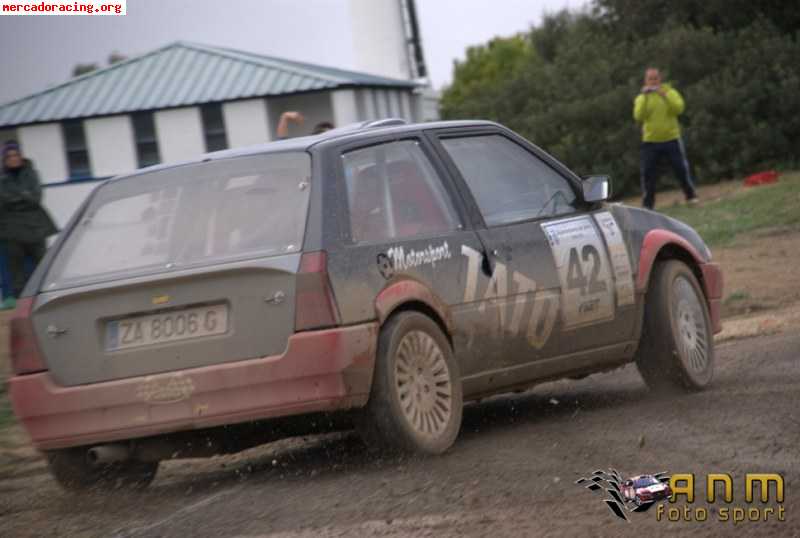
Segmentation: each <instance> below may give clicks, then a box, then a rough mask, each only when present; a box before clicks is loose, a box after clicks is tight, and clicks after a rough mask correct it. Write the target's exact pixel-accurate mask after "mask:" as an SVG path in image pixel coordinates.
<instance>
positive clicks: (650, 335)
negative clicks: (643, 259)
mask: <svg viewBox="0 0 800 538" xmlns="http://www.w3.org/2000/svg"><path fill="white" fill-rule="evenodd" d="M636 364H637V366H638V368H639V372H641V374H642V377H643V378H644V380H645V382H646V383H647V385H648V386H649V387H650V388H651V389H654V390H657V391H662V392H663V391H676V390H683V391H694V390H700V389H703V388H705V387H706V386H707V385H708V384H709V383H711V379H712V378H713V376H714V340H713V336H712V332H711V320H710V318H709V314H708V307H707V304H706V301H705V297H704V296H703V292H702V290H701V288H700V284H699V282H698V281H697V278H696V277H695V275H694V273H693V272H692V270H691V269H690V268H689V267H688V266H687V265H686V264H684V263H683V262H680V261H677V260H668V261H666V262H662V263H658V264H657V265H656V266H655V267H654V268H653V274H652V276H651V284H650V289H649V291H648V292H647V298H646V304H645V319H644V330H643V332H642V339H641V343H640V344H639V350H638V352H637V356H636Z"/></svg>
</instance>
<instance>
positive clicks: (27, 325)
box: [11, 297, 47, 374]
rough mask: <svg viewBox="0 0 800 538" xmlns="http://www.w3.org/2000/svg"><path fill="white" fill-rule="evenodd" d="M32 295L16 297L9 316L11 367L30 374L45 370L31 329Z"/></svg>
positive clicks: (16, 371)
mask: <svg viewBox="0 0 800 538" xmlns="http://www.w3.org/2000/svg"><path fill="white" fill-rule="evenodd" d="M33 300H34V298H33V297H23V298H20V299H17V309H16V310H14V314H13V315H12V316H11V369H12V370H13V371H14V373H15V374H32V373H34V372H41V371H44V370H47V366H45V364H44V360H43V359H42V354H41V352H40V351H39V344H37V343H36V335H35V334H34V331H33V319H32V318H31V313H32V312H33Z"/></svg>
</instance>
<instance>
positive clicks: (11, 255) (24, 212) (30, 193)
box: [0, 140, 58, 310]
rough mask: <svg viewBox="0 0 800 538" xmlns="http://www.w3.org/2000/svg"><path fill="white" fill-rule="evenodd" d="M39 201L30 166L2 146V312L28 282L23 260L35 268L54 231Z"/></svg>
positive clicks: (15, 150)
mask: <svg viewBox="0 0 800 538" xmlns="http://www.w3.org/2000/svg"><path fill="white" fill-rule="evenodd" d="M41 201H42V186H41V183H40V181H39V174H38V173H37V172H36V170H35V169H34V168H33V163H32V162H31V161H29V160H28V159H25V158H23V156H22V152H21V151H20V147H19V144H17V143H16V142H15V141H13V140H12V141H8V142H6V144H5V145H4V146H3V169H2V173H0V242H2V243H3V244H4V246H5V252H6V258H7V263H8V272H9V273H11V292H12V296H11V297H7V298H5V299H4V301H3V304H2V307H0V308H2V309H4V310H5V309H10V308H14V306H15V304H16V298H17V297H19V296H20V294H21V293H22V289H23V288H24V287H25V282H26V281H27V280H28V276H29V275H28V274H27V272H26V271H25V259H26V258H29V259H30V260H31V261H32V262H33V264H34V266H35V265H37V264H38V263H39V261H40V260H41V259H42V257H43V256H44V253H45V250H46V245H45V240H46V239H47V238H48V237H49V236H51V235H53V234H54V233H56V232H57V231H58V230H57V229H56V226H55V224H54V223H53V220H52V219H51V218H50V215H49V214H48V213H47V211H46V210H45V209H44V207H42V204H41Z"/></svg>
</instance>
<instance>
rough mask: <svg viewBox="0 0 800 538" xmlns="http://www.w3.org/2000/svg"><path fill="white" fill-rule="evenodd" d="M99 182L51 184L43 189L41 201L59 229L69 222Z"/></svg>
mask: <svg viewBox="0 0 800 538" xmlns="http://www.w3.org/2000/svg"><path fill="white" fill-rule="evenodd" d="M100 183H101V182H100V181H79V182H75V183H66V184H62V185H52V186H49V187H47V188H45V189H43V191H42V193H43V194H42V201H43V203H44V206H45V207H46V208H47V210H48V211H49V212H50V215H51V216H52V217H53V220H54V221H56V226H58V229H59V230H60V229H62V228H63V227H64V226H65V225H66V224H67V222H69V219H71V218H72V214H73V213H75V211H77V209H78V207H80V205H81V204H82V203H83V201H84V200H85V199H86V197H87V196H89V193H90V192H92V190H94V188H95V187H97V186H98V185H99V184H100Z"/></svg>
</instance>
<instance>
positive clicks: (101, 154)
mask: <svg viewBox="0 0 800 538" xmlns="http://www.w3.org/2000/svg"><path fill="white" fill-rule="evenodd" d="M83 129H84V133H86V145H87V146H88V148H89V162H90V163H91V166H92V175H93V176H95V177H105V176H116V175H118V174H124V173H128V172H133V171H134V170H136V168H137V162H136V146H135V142H134V138H133V125H132V124H131V120H130V117H129V116H128V115H120V116H109V117H107V118H94V119H88V120H86V121H84V122H83Z"/></svg>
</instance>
